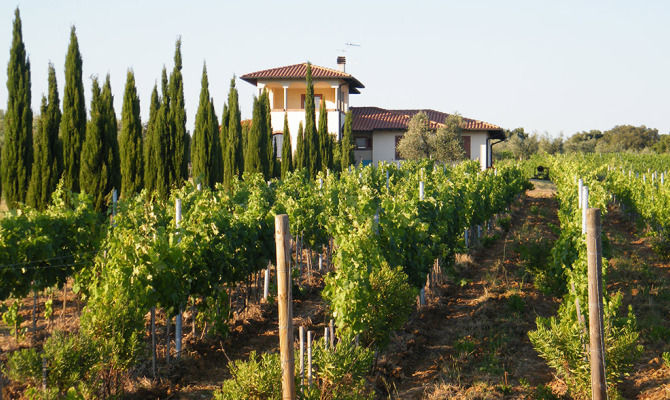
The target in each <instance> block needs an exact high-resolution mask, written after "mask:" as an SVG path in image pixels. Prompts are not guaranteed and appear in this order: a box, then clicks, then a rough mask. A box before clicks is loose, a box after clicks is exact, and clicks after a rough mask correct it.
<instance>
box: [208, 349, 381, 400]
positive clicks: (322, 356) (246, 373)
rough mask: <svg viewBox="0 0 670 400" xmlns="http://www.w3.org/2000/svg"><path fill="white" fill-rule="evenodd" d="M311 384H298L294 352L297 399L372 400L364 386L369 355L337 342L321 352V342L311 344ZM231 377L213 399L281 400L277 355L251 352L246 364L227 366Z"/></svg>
mask: <svg viewBox="0 0 670 400" xmlns="http://www.w3.org/2000/svg"><path fill="white" fill-rule="evenodd" d="M312 352H313V354H314V357H313V372H312V373H313V375H312V378H313V380H314V382H313V385H312V386H309V385H308V382H307V378H305V384H304V385H301V384H300V374H299V366H300V362H299V361H298V360H299V359H300V358H299V352H298V351H296V353H295V360H296V362H295V375H294V376H295V387H296V395H297V398H298V399H305V400H307V399H315V400H316V399H341V400H362V399H372V398H373V393H372V391H371V390H369V389H368V388H367V387H366V382H365V377H366V375H367V374H368V372H369V371H370V368H371V366H372V358H373V352H372V351H371V350H370V349H368V348H365V347H360V346H356V345H354V344H353V343H350V342H345V341H341V342H339V343H338V345H337V346H336V347H335V349H334V350H330V349H325V348H324V346H323V343H322V342H319V341H315V342H313V343H312ZM229 369H230V374H231V375H232V377H231V378H230V379H227V380H225V381H224V382H223V385H222V387H221V389H220V390H217V391H216V392H215V393H214V398H215V399H217V400H228V399H230V400H232V399H235V400H237V399H249V400H261V399H262V400H265V399H281V398H282V385H281V376H282V371H281V363H280V357H279V354H277V353H263V354H261V355H260V356H259V355H257V354H256V352H255V351H252V352H251V353H250V354H249V359H248V360H246V361H241V360H238V361H233V362H231V363H230V364H229Z"/></svg>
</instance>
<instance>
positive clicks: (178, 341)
mask: <svg viewBox="0 0 670 400" xmlns="http://www.w3.org/2000/svg"><path fill="white" fill-rule="evenodd" d="M175 221H176V225H177V229H179V225H180V224H181V199H176V200H175ZM181 327H182V311H181V305H180V306H179V312H178V313H177V316H176V317H175V324H174V336H175V340H174V341H175V345H174V347H175V352H176V353H177V355H176V358H180V357H181V343H182V334H181Z"/></svg>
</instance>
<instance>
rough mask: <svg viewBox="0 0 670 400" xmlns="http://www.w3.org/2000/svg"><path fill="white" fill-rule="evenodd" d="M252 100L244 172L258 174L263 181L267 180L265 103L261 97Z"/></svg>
mask: <svg viewBox="0 0 670 400" xmlns="http://www.w3.org/2000/svg"><path fill="white" fill-rule="evenodd" d="M264 95H265V93H263V94H261V97H258V98H254V108H253V119H252V121H251V129H250V131H249V137H248V139H247V152H246V153H247V154H246V157H245V160H244V171H249V172H260V173H262V174H263V176H264V177H265V179H267V178H268V159H269V157H268V156H267V145H268V142H267V138H266V134H265V133H266V132H265V130H266V127H267V125H266V120H265V103H264V99H263V96H264Z"/></svg>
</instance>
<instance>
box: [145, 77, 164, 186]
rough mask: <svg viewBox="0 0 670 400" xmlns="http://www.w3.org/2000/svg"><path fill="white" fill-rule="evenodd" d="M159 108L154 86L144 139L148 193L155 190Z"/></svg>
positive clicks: (156, 91)
mask: <svg viewBox="0 0 670 400" xmlns="http://www.w3.org/2000/svg"><path fill="white" fill-rule="evenodd" d="M159 108H160V100H159V99H158V88H157V86H156V85H154V90H153V91H152V92H151V104H150V106H149V122H148V123H147V132H146V135H145V137H144V187H145V188H146V189H147V190H148V191H149V192H154V191H155V190H156V179H157V173H156V165H157V161H156V143H157V139H156V133H157V132H156V118H157V116H158V109H159Z"/></svg>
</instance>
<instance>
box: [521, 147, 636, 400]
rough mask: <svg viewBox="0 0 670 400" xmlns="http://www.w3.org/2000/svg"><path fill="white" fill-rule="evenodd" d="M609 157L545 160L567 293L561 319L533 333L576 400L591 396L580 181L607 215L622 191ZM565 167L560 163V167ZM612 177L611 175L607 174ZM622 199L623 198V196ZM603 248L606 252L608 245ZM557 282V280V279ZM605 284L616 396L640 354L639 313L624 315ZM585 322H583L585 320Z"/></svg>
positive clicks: (554, 254)
mask: <svg viewBox="0 0 670 400" xmlns="http://www.w3.org/2000/svg"><path fill="white" fill-rule="evenodd" d="M603 160H604V158H601V157H593V156H582V155H579V156H577V155H576V156H572V157H570V158H567V157H546V158H544V159H543V160H542V161H541V162H542V165H549V166H550V169H551V170H552V179H553V181H554V182H555V183H556V185H557V198H558V201H559V204H560V208H559V220H560V222H561V232H560V236H559V238H558V240H556V242H555V244H554V247H553V249H552V251H551V260H550V263H549V264H550V265H551V264H553V265H551V266H550V268H551V269H552V270H554V271H556V270H557V269H558V268H562V269H563V274H564V276H565V281H566V284H565V289H564V292H565V293H566V294H565V295H564V297H563V301H562V304H561V307H560V308H559V311H558V315H557V316H555V317H551V318H549V319H543V318H538V320H537V330H535V331H533V332H529V337H530V340H531V342H532V344H533V346H534V347H535V349H536V350H537V351H538V353H539V354H540V356H542V357H543V358H544V359H545V360H546V361H547V363H548V364H549V366H550V367H551V368H553V369H554V370H555V371H556V374H557V375H558V376H559V377H560V378H561V379H562V380H563V381H565V382H566V384H567V386H568V390H569V392H570V394H571V395H572V396H573V397H575V398H588V397H590V373H589V362H588V357H587V356H588V354H587V353H588V347H587V344H588V343H589V338H588V327H587V326H585V325H586V322H585V321H586V320H587V318H586V315H585V312H586V304H588V303H587V261H586V260H587V255H586V243H585V238H584V235H582V234H581V210H580V208H579V207H578V205H577V183H576V181H577V177H581V178H583V179H584V182H585V184H586V185H587V186H588V187H589V189H590V193H589V195H590V196H589V204H588V205H589V206H590V207H595V208H599V209H600V210H601V212H603V213H606V212H607V203H608V202H609V200H610V194H609V192H610V191H613V192H614V193H617V191H616V189H615V190H612V189H613V188H614V187H616V186H613V183H612V182H610V181H609V180H610V179H609V178H617V177H618V174H617V173H615V171H611V169H610V168H609V167H607V166H606V165H604V163H603ZM559 163H560V164H559ZM610 174H611V175H612V177H608V175H610ZM622 197H623V196H622ZM603 248H606V246H605V245H603ZM603 264H604V265H603V280H605V279H606V277H607V268H606V267H607V263H606V260H605V262H604V263H603ZM557 281H558V280H557ZM606 287H607V285H606V284H605V283H603V288H604V293H603V308H604V309H603V315H604V318H603V320H604V329H603V336H604V343H605V346H604V347H605V359H606V360H607V366H606V374H607V382H608V385H609V388H608V392H609V393H610V394H611V395H616V386H617V385H618V384H619V383H620V382H621V381H622V379H623V377H624V376H625V375H626V374H627V373H628V371H629V370H630V369H631V367H632V365H633V363H634V361H635V359H636V358H637V357H638V356H639V354H640V352H641V346H639V345H638V344H637V343H638V336H639V334H638V330H637V326H636V325H637V324H636V319H635V315H634V314H633V312H632V309H631V308H630V306H629V307H628V312H627V313H623V312H622V295H621V294H620V293H617V294H615V295H612V296H610V295H608V294H607V293H606ZM576 301H579V303H580V304H581V312H582V313H583V315H582V316H580V317H578V314H577V312H576ZM580 319H581V321H584V322H580Z"/></svg>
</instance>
